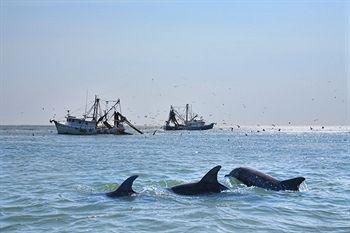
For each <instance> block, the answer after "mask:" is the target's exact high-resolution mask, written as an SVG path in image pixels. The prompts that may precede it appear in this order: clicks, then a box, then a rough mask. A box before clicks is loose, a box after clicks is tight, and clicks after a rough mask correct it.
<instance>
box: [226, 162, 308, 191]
mask: <svg viewBox="0 0 350 233" xmlns="http://www.w3.org/2000/svg"><path fill="white" fill-rule="evenodd" d="M225 177H234V178H236V179H237V180H239V181H241V182H242V183H243V184H245V185H247V186H248V187H250V186H256V187H260V188H264V189H268V190H274V191H285V190H291V191H299V186H300V184H301V183H302V182H303V181H304V180H305V178H304V177H297V178H293V179H289V180H283V181H279V180H277V179H275V178H273V177H271V176H269V175H266V174H264V173H262V172H259V171H257V170H254V169H251V168H246V167H239V168H236V169H233V170H232V171H231V172H230V174H227V175H225Z"/></svg>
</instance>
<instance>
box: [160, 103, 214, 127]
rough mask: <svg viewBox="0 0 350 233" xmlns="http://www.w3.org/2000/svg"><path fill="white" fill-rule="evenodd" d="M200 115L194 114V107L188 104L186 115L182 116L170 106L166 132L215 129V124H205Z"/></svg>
mask: <svg viewBox="0 0 350 233" xmlns="http://www.w3.org/2000/svg"><path fill="white" fill-rule="evenodd" d="M197 117H198V115H197V114H193V112H192V107H191V109H190V106H189V104H186V108H185V114H184V115H183V114H181V113H180V112H179V111H178V110H177V109H175V108H174V107H173V106H170V112H169V118H168V120H167V121H166V122H165V126H164V130H208V129H212V128H213V127H214V123H211V124H205V121H204V120H203V119H202V118H200V119H197Z"/></svg>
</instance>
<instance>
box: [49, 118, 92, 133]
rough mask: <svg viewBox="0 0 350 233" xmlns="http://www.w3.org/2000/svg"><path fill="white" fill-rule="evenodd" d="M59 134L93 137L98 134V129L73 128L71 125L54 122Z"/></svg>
mask: <svg viewBox="0 0 350 233" xmlns="http://www.w3.org/2000/svg"><path fill="white" fill-rule="evenodd" d="M54 123H55V125H56V129H57V133H58V134H72V135H93V134H97V130H96V128H83V127H72V126H70V125H66V124H62V123H60V122H58V121H54Z"/></svg>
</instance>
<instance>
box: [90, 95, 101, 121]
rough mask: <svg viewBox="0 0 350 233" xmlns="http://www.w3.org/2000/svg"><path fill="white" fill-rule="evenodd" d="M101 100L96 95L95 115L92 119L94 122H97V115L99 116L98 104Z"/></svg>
mask: <svg viewBox="0 0 350 233" xmlns="http://www.w3.org/2000/svg"><path fill="white" fill-rule="evenodd" d="M99 101H100V99H99V98H97V95H95V103H94V113H93V115H92V119H93V120H94V121H97V115H98V103H99Z"/></svg>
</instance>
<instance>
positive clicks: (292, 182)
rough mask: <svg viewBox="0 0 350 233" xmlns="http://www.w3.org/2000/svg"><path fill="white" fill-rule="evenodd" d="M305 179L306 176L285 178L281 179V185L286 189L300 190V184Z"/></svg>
mask: <svg viewBox="0 0 350 233" xmlns="http://www.w3.org/2000/svg"><path fill="white" fill-rule="evenodd" d="M304 180H305V178H304V177H297V178H293V179H289V180H283V181H281V186H282V187H283V188H284V189H286V190H292V191H299V186H300V184H301V183H302V182H303V181H304Z"/></svg>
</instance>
